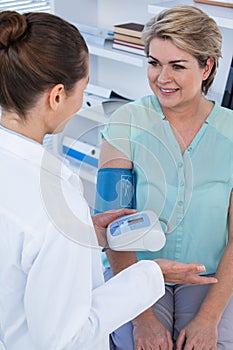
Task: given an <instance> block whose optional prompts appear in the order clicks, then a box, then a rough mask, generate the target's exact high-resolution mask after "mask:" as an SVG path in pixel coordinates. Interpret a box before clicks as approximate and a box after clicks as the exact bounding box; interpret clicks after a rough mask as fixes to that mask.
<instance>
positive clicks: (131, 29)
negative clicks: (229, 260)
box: [113, 22, 144, 38]
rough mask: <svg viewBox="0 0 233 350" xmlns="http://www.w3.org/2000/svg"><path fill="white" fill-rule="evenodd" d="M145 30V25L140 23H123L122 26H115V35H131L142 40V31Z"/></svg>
mask: <svg viewBox="0 0 233 350" xmlns="http://www.w3.org/2000/svg"><path fill="white" fill-rule="evenodd" d="M143 28H144V25H143V24H140V23H133V22H130V23H122V24H115V25H114V29H113V31H114V34H115V33H118V34H124V35H130V36H135V37H137V38H141V35H142V30H143Z"/></svg>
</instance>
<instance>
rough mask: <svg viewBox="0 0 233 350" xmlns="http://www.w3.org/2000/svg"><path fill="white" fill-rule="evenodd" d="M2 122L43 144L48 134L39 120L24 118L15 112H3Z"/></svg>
mask: <svg viewBox="0 0 233 350" xmlns="http://www.w3.org/2000/svg"><path fill="white" fill-rule="evenodd" d="M0 124H1V125H2V126H3V127H5V128H7V129H9V130H12V131H14V132H16V133H18V134H21V135H23V136H26V137H28V138H30V139H32V140H34V141H36V142H39V143H41V144H42V142H43V138H44V136H45V134H46V132H45V131H44V130H43V127H42V125H41V123H40V122H39V120H36V121H35V120H34V119H33V118H28V119H23V118H21V117H19V116H18V115H17V114H15V113H7V112H3V113H2V117H1V120H0Z"/></svg>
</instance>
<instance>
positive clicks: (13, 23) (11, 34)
mask: <svg viewBox="0 0 233 350" xmlns="http://www.w3.org/2000/svg"><path fill="white" fill-rule="evenodd" d="M26 32H27V22H26V18H25V16H24V15H21V14H19V13H17V12H15V11H3V12H0V49H3V48H9V47H10V45H11V44H13V43H15V42H16V41H18V40H20V39H22V38H23V37H25V34H26Z"/></svg>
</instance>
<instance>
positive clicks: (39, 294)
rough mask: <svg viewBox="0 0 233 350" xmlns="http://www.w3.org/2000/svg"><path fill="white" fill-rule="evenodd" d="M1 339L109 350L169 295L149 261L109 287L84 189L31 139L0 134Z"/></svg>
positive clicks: (13, 347)
mask: <svg viewBox="0 0 233 350" xmlns="http://www.w3.org/2000/svg"><path fill="white" fill-rule="evenodd" d="M0 164H1V168H0V339H2V341H3V343H4V344H5V347H6V349H7V350H36V349H38V350H61V349H65V350H106V349H108V348H109V346H108V335H109V333H110V332H112V331H113V330H114V329H116V328H117V327H119V326H120V325H121V324H123V323H125V322H127V321H128V320H130V319H132V318H134V317H135V316H136V315H138V314H139V313H141V312H142V311H144V310H145V309H146V308H148V307H149V306H151V305H152V304H153V303H154V302H155V301H156V300H158V299H159V298H160V297H161V296H162V295H163V294H164V280H163V276H162V273H161V270H160V268H159V267H158V265H157V264H156V263H154V262H152V261H142V262H140V263H137V264H135V265H133V266H132V267H130V268H129V269H126V270H124V271H123V272H121V273H120V274H118V275H117V276H115V277H114V278H112V279H111V280H110V281H109V282H107V283H104V280H103V271H102V269H103V267H102V263H101V257H100V247H98V243H97V239H96V236H95V233H94V229H93V226H92V221H91V217H90V214H89V209H88V205H87V203H86V201H85V199H84V198H83V195H82V184H81V182H80V179H79V177H78V175H77V174H74V173H72V172H71V170H70V169H68V168H67V167H66V166H65V165H64V164H63V163H62V162H61V161H60V160H58V159H57V158H56V157H54V156H52V155H50V154H49V153H48V152H47V151H45V150H44V148H43V147H42V146H41V145H40V144H38V143H35V142H32V141H31V140H29V139H25V138H22V137H21V136H18V135H15V134H11V133H9V132H7V131H5V130H0Z"/></svg>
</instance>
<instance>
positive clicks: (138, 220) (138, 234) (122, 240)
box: [107, 210, 166, 252]
mask: <svg viewBox="0 0 233 350" xmlns="http://www.w3.org/2000/svg"><path fill="white" fill-rule="evenodd" d="M161 221H163V222H164V220H161ZM107 240H108V245H109V247H110V248H111V249H112V250H120V251H143V250H149V251H152V252H155V251H157V250H160V249H162V248H163V246H164V245H165V243H166V237H165V233H164V231H163V229H162V227H161V224H160V219H159V218H158V217H157V215H156V214H155V213H154V212H153V211H150V210H146V211H141V212H137V213H135V214H131V215H127V216H123V217H121V218H118V219H117V220H115V221H113V222H111V223H110V224H109V226H108V228H107Z"/></svg>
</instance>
